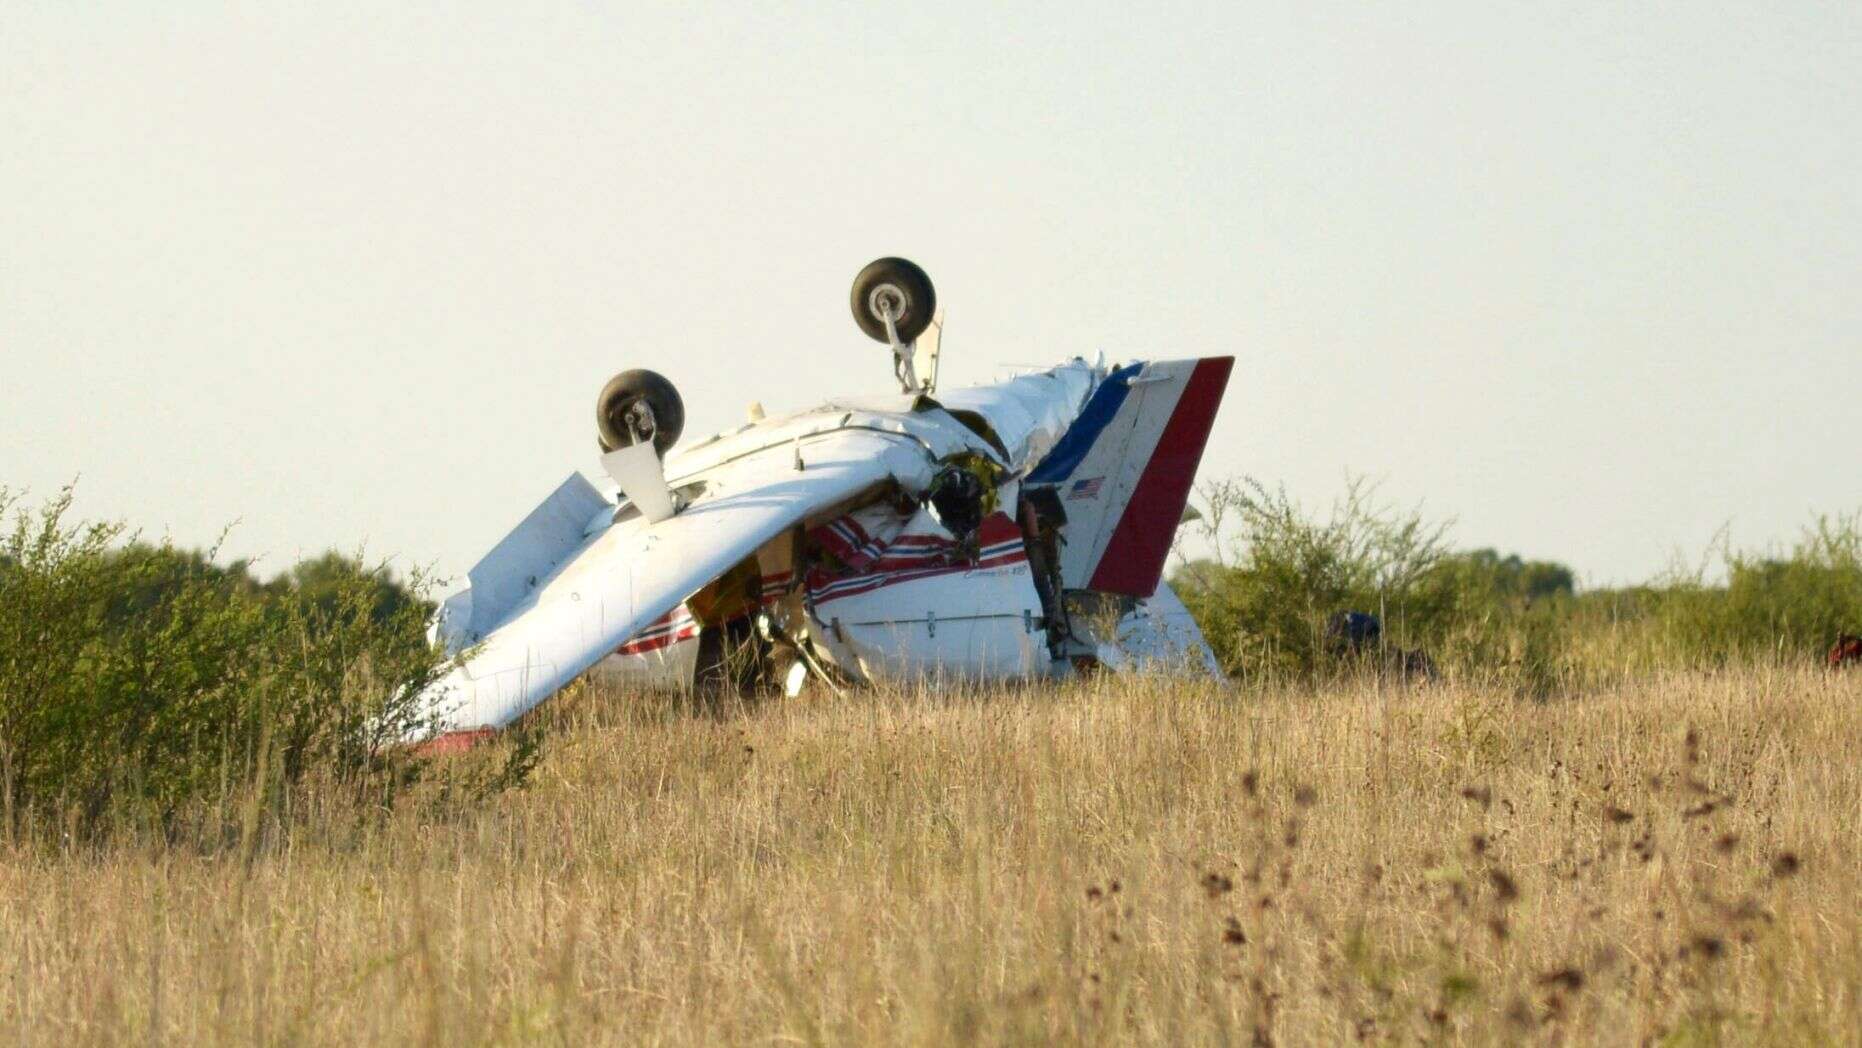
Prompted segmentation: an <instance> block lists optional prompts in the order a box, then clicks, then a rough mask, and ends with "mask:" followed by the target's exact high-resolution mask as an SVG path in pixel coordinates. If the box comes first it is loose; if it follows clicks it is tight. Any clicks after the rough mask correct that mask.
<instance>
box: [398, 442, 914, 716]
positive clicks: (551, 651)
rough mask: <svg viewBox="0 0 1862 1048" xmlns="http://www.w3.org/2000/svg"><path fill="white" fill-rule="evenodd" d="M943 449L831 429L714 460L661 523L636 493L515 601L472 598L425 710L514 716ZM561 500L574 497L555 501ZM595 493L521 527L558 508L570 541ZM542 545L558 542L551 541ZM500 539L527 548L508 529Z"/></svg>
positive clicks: (566, 491) (425, 697)
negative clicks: (577, 517)
mask: <svg viewBox="0 0 1862 1048" xmlns="http://www.w3.org/2000/svg"><path fill="white" fill-rule="evenodd" d="M935 461H936V455H935V454H934V452H933V450H932V449H931V448H930V447H928V446H927V444H926V441H924V440H923V439H919V438H918V437H914V436H913V435H911V434H907V433H887V432H880V431H877V430H874V429H841V430H833V431H830V432H826V433H821V434H815V435H813V436H812V439H809V440H807V441H806V442H804V441H803V440H801V439H799V438H798V439H796V440H794V441H792V442H791V441H785V442H783V443H780V444H774V445H770V446H764V447H761V448H758V449H755V450H752V451H750V452H747V453H745V454H743V455H742V456H740V457H738V458H736V459H735V460H734V461H731V462H729V463H726V464H723V465H721V466H719V467H717V468H716V469H714V470H708V471H706V474H705V478H704V490H703V492H702V494H700V495H699V496H698V497H697V498H695V500H694V501H693V503H692V505H690V506H689V507H688V508H686V509H685V510H684V511H683V512H681V513H679V514H678V515H676V516H673V517H670V518H667V519H665V520H662V521H659V522H658V523H653V524H649V523H648V522H647V521H646V519H645V518H644V517H642V516H641V515H639V514H638V513H636V512H632V511H631V509H630V508H629V507H625V506H622V507H614V508H613V510H614V511H613V514H612V517H610V516H609V515H608V514H607V513H598V514H597V515H596V519H595V522H594V523H593V525H592V526H590V527H589V528H588V530H587V532H586V534H585V535H584V536H583V537H582V538H581V541H580V543H579V544H577V545H575V546H573V548H571V549H569V550H568V551H567V552H566V553H565V554H564V555H562V556H561V557H560V558H552V557H550V556H547V555H546V556H542V557H538V556H536V555H534V554H532V555H531V556H530V557H529V558H528V559H529V560H530V561H531V562H532V564H531V566H532V567H534V568H535V571H536V574H534V575H533V576H529V577H527V578H525V580H524V583H523V585H524V587H526V588H527V589H528V590H529V592H528V593H527V594H526V595H524V596H523V597H522V598H521V599H518V600H515V601H510V600H509V597H508V594H501V596H502V597H503V601H502V602H504V603H508V610H505V609H502V608H500V609H496V610H494V611H491V612H487V611H486V609H485V608H484V607H483V606H481V607H480V608H476V609H470V612H469V621H470V622H471V623H472V624H473V625H474V626H477V627H480V628H478V629H474V630H473V631H472V633H471V634H470V635H469V636H468V638H467V639H468V640H477V641H478V643H477V645H476V647H474V648H473V649H471V650H470V651H469V652H468V655H467V658H466V660H465V662H464V663H463V664H462V665H460V666H458V667H456V668H455V669H454V670H453V671H452V672H450V673H449V674H447V675H446V676H445V677H444V678H443V679H441V680H440V681H438V682H436V683H435V684H434V685H433V686H432V687H430V688H429V689H427V690H426V691H425V692H424V693H423V694H422V696H421V701H422V703H423V713H424V714H426V715H427V716H428V717H431V718H434V719H436V720H437V724H438V727H439V730H440V731H441V732H456V731H467V730H472V729H479V728H499V727H503V726H505V725H507V724H509V723H510V722H512V721H513V720H515V719H517V718H518V717H519V716H522V715H523V714H524V713H525V712H526V711H528V710H529V709H531V708H532V707H533V706H535V705H536V704H537V703H539V702H541V701H543V700H544V699H545V698H548V697H549V696H550V695H551V694H553V693H554V692H555V691H556V690H557V689H559V688H561V687H562V686H563V685H565V684H567V683H569V681H570V680H572V679H574V678H575V677H576V676H577V675H579V674H580V673H582V672H583V671H584V670H586V669H588V668H589V667H590V666H592V665H594V664H595V663H596V662H598V661H600V660H601V658H603V657H604V656H606V655H607V654H609V653H610V652H612V651H614V650H615V649H616V648H617V647H619V646H620V645H621V644H622V643H624V642H625V641H627V639H628V638H630V637H632V636H633V635H634V634H635V633H637V632H639V631H640V629H641V628H642V627H644V626H646V625H647V624H649V623H651V622H652V621H653V620H655V619H657V618H659V617H660V616H662V615H665V614H666V613H667V612H669V611H671V610H672V609H673V608H674V607H676V606H677V605H678V604H679V603H680V602H681V601H683V600H684V599H685V598H687V597H689V596H691V595H692V594H693V593H694V592H696V591H697V590H698V589H700V588H701V587H703V586H704V585H705V584H706V583H708V582H710V581H711V580H712V579H714V578H716V577H717V576H718V575H720V574H722V573H723V572H724V571H726V570H727V569H729V568H730V567H731V566H732V565H734V564H736V563H737V562H739V561H741V560H742V559H743V558H745V557H747V556H749V555H751V554H752V553H753V552H755V550H756V549H757V548H758V547H759V546H761V545H762V544H763V543H765V542H768V541H769V540H770V539H772V538H774V537H776V536H777V535H779V534H780V533H781V532H782V531H783V530H784V529H786V528H789V527H793V526H794V525H795V524H797V523H799V522H801V521H802V520H803V519H805V518H806V517H807V516H808V515H809V514H811V513H814V512H817V511H819V510H822V509H825V508H827V507H830V506H832V505H834V504H835V503H837V502H840V501H842V500H845V499H848V498H851V497H853V496H854V495H857V494H859V493H860V492H861V491H863V490H866V489H868V488H870V487H872V486H874V485H876V484H879V483H882V482H884V481H886V480H888V479H889V478H890V479H894V480H899V481H901V482H906V481H907V480H911V481H912V482H913V483H915V484H917V485H919V486H922V484H923V483H924V482H925V480H926V479H927V478H928V476H929V470H930V469H931V467H932V466H934V465H935ZM798 463H803V464H802V465H801V467H800V468H798V465H797V464H798ZM560 503H566V504H567V506H566V507H564V506H561V505H553V504H560ZM588 505H590V503H588V501H587V498H586V494H584V493H581V492H579V491H577V490H576V489H575V486H574V482H573V481H572V482H570V483H569V484H565V485H564V487H563V488H561V489H558V492H557V494H555V495H552V496H551V499H550V500H546V502H545V504H544V506H543V507H539V511H538V512H536V513H533V514H532V515H531V516H530V517H528V518H526V521H525V524H523V525H520V526H519V531H518V532H517V533H514V534H513V538H516V537H518V535H520V534H522V533H524V532H525V529H526V528H530V529H532V531H533V532H537V533H539V534H541V532H539V531H538V529H540V528H541V524H540V523H539V521H540V520H548V521H550V522H552V525H553V530H551V531H550V534H555V538H554V540H553V541H555V542H556V543H557V544H558V545H557V547H556V548H558V549H560V548H561V543H562V536H561V535H560V534H556V533H558V532H560V531H561V524H560V518H561V517H562V515H563V513H564V512H566V511H574V510H579V509H582V508H586V507H587V506H588ZM603 505H604V506H606V505H608V504H607V503H606V502H605V500H603ZM536 546H537V548H539V549H548V548H549V547H548V545H547V543H545V542H543V541H541V540H540V541H539V542H538V543H537V544H536ZM499 549H500V550H505V551H506V554H507V555H510V556H513V557H514V561H515V560H521V559H524V558H522V557H515V555H514V554H512V551H511V549H510V545H509V540H507V542H506V543H500V545H499ZM551 559H554V563H552V564H542V565H539V564H537V563H536V562H538V561H549V560H551ZM474 570H475V572H476V571H478V570H479V569H474ZM522 570H526V569H524V568H515V569H514V568H512V567H510V566H509V565H506V566H504V567H503V568H502V569H501V570H498V571H496V572H495V575H496V576H497V577H498V578H499V579H500V580H501V583H500V585H501V586H502V587H504V588H505V589H508V588H509V587H510V585H511V582H510V579H511V577H512V576H513V575H515V574H517V573H518V572H520V571H522ZM469 592H470V591H468V593H469ZM449 603H451V601H449ZM485 618H492V619H495V621H492V622H489V623H487V622H485V621H483V620H484V619H485ZM444 632H445V631H444V630H442V633H444ZM480 638H482V639H480ZM410 741H413V740H410Z"/></svg>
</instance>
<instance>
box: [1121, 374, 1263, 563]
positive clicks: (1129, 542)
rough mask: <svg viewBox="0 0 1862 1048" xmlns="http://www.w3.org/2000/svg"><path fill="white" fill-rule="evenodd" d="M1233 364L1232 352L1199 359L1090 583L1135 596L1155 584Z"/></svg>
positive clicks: (1187, 498)
mask: <svg viewBox="0 0 1862 1048" xmlns="http://www.w3.org/2000/svg"><path fill="white" fill-rule="evenodd" d="M1234 366H1235V358H1234V357H1208V358H1205V359H1203V360H1199V361H1197V362H1196V368H1195V370H1193V371H1191V372H1190V378H1189V381H1188V382H1187V383H1185V384H1184V387H1183V394H1182V395H1181V396H1180V397H1178V398H1177V406H1176V409H1175V410H1174V411H1172V412H1171V415H1170V421H1169V422H1167V423H1165V424H1164V432H1163V433H1162V434H1161V435H1159V436H1158V438H1157V447H1156V448H1154V449H1152V451H1151V461H1150V462H1148V463H1146V464H1145V467H1144V473H1143V475H1141V476H1140V477H1139V478H1138V486H1137V487H1136V488H1134V489H1133V490H1132V493H1131V501H1129V502H1127V503H1126V504H1125V512H1124V515H1123V516H1121V517H1120V518H1119V522H1118V526H1117V527H1116V528H1114V529H1113V532H1112V539H1111V541H1110V542H1108V543H1106V551H1105V555H1104V556H1102V557H1100V558H1099V564H1098V566H1097V567H1096V568H1094V569H1093V578H1092V581H1091V582H1090V583H1088V584H1087V588H1089V589H1095V590H1100V591H1103V592H1106V593H1124V594H1127V595H1130V596H1133V597H1148V596H1150V595H1151V594H1152V593H1153V592H1155V591H1156V590H1157V580H1158V579H1159V578H1162V577H1163V574H1164V560H1165V559H1166V558H1168V557H1169V556H1170V543H1171V540H1172V539H1174V538H1175V537H1176V534H1177V524H1178V523H1179V522H1180V521H1182V519H1183V506H1184V504H1185V503H1186V502H1188V501H1189V497H1190V485H1192V484H1194V483H1195V482H1196V467H1197V466H1198V465H1199V464H1201V462H1202V458H1203V445H1205V444H1207V443H1208V442H1209V430H1210V428H1211V427H1213V426H1214V425H1215V413H1216V409H1217V408H1219V407H1221V406H1222V393H1223V391H1224V390H1226V389H1227V388H1228V373H1229V370H1230V369H1231V368H1233V367H1234Z"/></svg>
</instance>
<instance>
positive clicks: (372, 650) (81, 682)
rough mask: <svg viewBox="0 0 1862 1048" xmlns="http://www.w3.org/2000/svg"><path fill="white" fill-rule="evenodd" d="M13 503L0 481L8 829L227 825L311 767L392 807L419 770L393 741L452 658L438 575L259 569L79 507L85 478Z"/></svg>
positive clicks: (0, 792)
mask: <svg viewBox="0 0 1862 1048" xmlns="http://www.w3.org/2000/svg"><path fill="white" fill-rule="evenodd" d="M17 503H18V499H17V497H16V496H13V495H11V494H9V493H7V492H5V491H3V490H0V516H4V515H6V514H8V513H11V514H12V526H11V528H10V530H8V531H7V532H6V533H5V535H4V536H3V537H0V816H3V818H4V829H5V830H6V831H7V832H9V833H12V832H18V831H19V830H21V829H22V828H23V827H25V826H27V825H28V824H36V825H41V826H43V825H47V824H57V825H59V826H60V827H61V830H62V831H63V832H67V833H69V832H74V831H75V832H77V833H79V834H94V833H96V832H99V831H102V830H107V829H110V828H112V827H114V826H121V825H132V824H133V825H137V826H142V827H150V828H153V829H155V830H156V831H157V832H161V833H173V832H175V831H176V830H177V828H178V827H180V826H181V825H183V824H184V823H186V824H189V825H196V826H201V827H204V832H205V833H206V836H207V837H208V838H211V837H212V836H213V835H214V834H215V833H216V832H219V831H218V830H216V828H215V827H214V825H213V823H214V820H215V819H216V818H220V819H222V820H224V818H229V817H231V816H229V815H228V813H229V812H231V811H233V810H234V809H235V808H237V809H238V810H239V811H242V812H244V813H245V814H244V815H242V816H240V817H241V818H248V819H249V818H250V815H251V809H252V806H253V805H257V806H258V807H259V809H260V810H262V811H263V812H264V813H266V814H267V815H268V816H271V817H282V816H283V813H284V812H286V811H287V810H288V809H289V807H290V805H291V803H292V799H293V798H294V797H295V796H297V795H298V794H299V793H300V792H301V791H302V790H303V789H304V788H305V787H308V786H311V785H313V784H314V785H315V786H316V787H317V788H318V789H319V790H320V791H322V794H323V795H324V796H329V795H332V794H334V795H336V796H341V797H346V798H348V799H350V800H351V801H353V802H354V803H355V804H357V805H358V807H359V809H369V808H376V809H379V808H385V807H387V806H389V805H392V804H393V803H394V801H395V800H396V798H397V797H399V796H400V795H401V794H402V792H404V790H405V788H406V787H407V786H408V785H409V784H410V783H412V782H413V781H414V779H415V778H416V777H417V775H418V773H419V771H420V770H421V768H422V758H420V757H419V756H418V755H417V754H415V753H414V752H411V751H409V750H408V749H407V748H405V747H402V746H399V745H396V743H398V742H399V741H400V740H401V739H403V738H404V737H407V736H409V735H417V734H419V733H420V732H421V731H423V730H424V729H426V728H427V727H430V726H429V725H425V724H423V723H422V722H421V721H420V720H419V717H418V715H417V712H416V710H417V706H416V704H415V701H414V697H415V695H416V693H417V692H418V691H419V690H420V689H421V688H422V687H423V686H425V685H426V684H427V683H429V682H431V681H433V680H434V679H435V678H436V677H437V676H438V675H439V674H440V673H441V672H442V671H443V670H444V669H446V668H447V663H446V661H445V659H444V658H443V656H442V655H440V654H439V653H438V652H437V651H436V650H434V649H433V648H432V647H431V646H430V645H429V644H428V642H427V640H426V637H425V621H426V618H427V615H428V612H429V610H430V608H431V605H430V603H429V602H427V601H426V600H425V599H424V597H423V595H422V594H423V590H424V582H423V581H422V580H419V579H416V580H415V581H414V583H413V585H412V586H411V588H410V587H403V586H400V585H399V584H397V583H395V582H394V581H393V580H392V579H391V578H390V577H389V575H388V573H387V571H386V570H385V569H383V568H372V569H371V568H367V567H364V566H363V565H362V564H361V563H360V562H359V561H357V560H353V559H348V558H343V557H339V556H335V555H328V556H325V557H321V558H318V559H316V560H314V561H310V562H307V563H306V564H303V565H299V566H298V567H297V568H296V569H295V570H293V571H291V572H289V573H287V574H286V575H285V576H283V577H281V578H280V579H279V580H277V581H274V582H272V583H267V584H260V583H258V582H257V581H256V580H254V579H253V578H252V577H251V575H250V574H249V573H248V571H247V569H246V566H245V565H243V564H235V565H233V566H231V567H226V568H222V567H219V566H217V565H215V564H214V563H213V558H212V555H211V553H204V554H203V553H197V552H190V551H180V550H176V549H174V548H172V547H170V546H166V545H160V546H152V545H147V544H142V543H137V542H129V543H127V544H125V542H124V539H125V537H126V536H125V532H124V529H123V528H122V526H120V525H116V524H95V523H72V522H70V521H69V519H68V518H69V516H70V507H71V492H70V491H69V490H66V491H65V492H63V493H61V494H60V495H59V496H58V497H56V498H54V499H52V500H50V501H49V502H48V503H46V504H45V505H44V506H43V507H42V508H41V509H40V510H38V511H37V512H36V513H34V512H28V511H25V510H21V509H18V508H17ZM233 798H238V803H237V804H236V805H232V806H229V803H230V801H231V799H233ZM216 813H217V814H216ZM190 820H191V821H190ZM220 829H225V827H220ZM248 829H249V827H248Z"/></svg>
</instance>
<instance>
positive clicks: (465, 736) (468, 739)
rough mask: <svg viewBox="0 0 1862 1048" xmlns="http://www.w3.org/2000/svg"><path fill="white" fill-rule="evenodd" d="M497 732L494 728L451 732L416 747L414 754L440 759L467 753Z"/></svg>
mask: <svg viewBox="0 0 1862 1048" xmlns="http://www.w3.org/2000/svg"><path fill="white" fill-rule="evenodd" d="M496 733H497V732H496V731H495V729H492V728H466V729H464V730H462V731H449V732H447V733H446V734H444V735H436V736H434V737H433V738H431V739H428V740H427V741H426V742H423V743H421V744H420V745H418V746H416V747H414V752H415V753H417V754H419V755H420V756H422V757H438V756H441V755H444V754H448V753H464V752H465V751H467V750H469V749H471V748H472V747H474V746H477V745H478V744H479V743H481V742H484V741H485V740H486V739H489V738H491V737H492V736H493V735H495V734H496Z"/></svg>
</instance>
